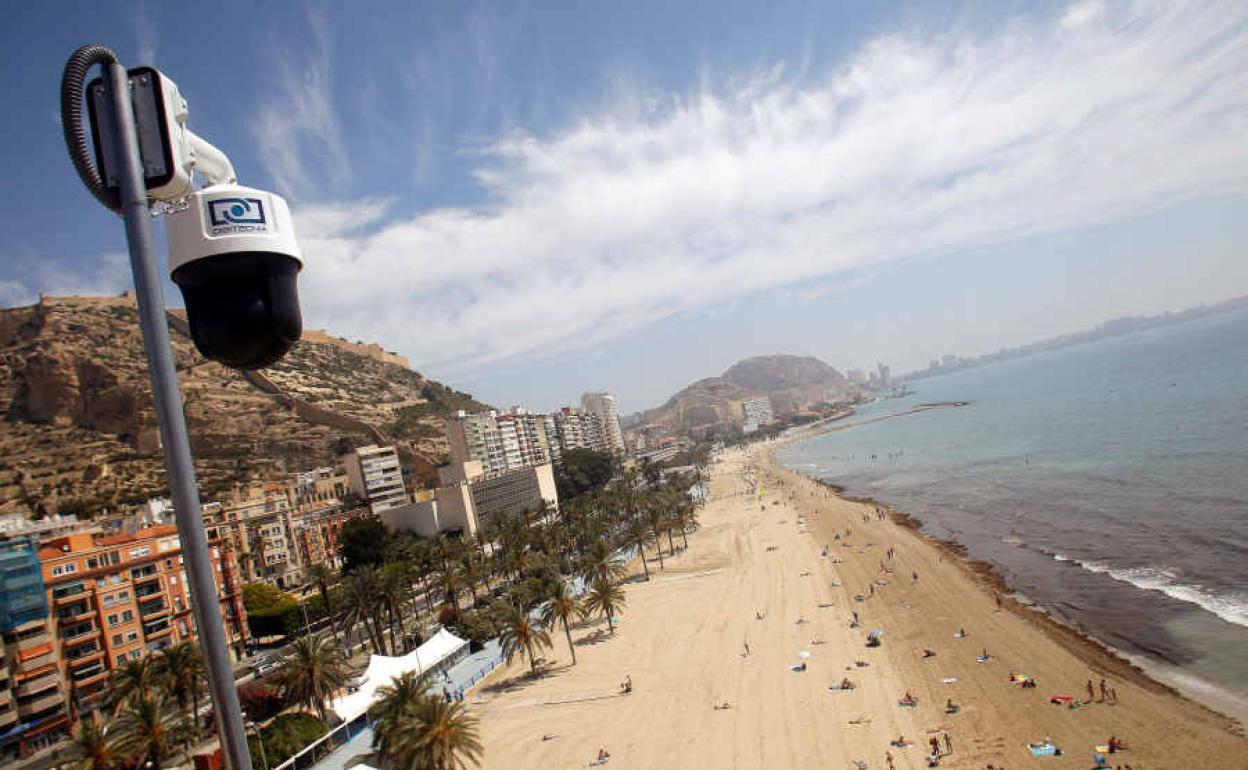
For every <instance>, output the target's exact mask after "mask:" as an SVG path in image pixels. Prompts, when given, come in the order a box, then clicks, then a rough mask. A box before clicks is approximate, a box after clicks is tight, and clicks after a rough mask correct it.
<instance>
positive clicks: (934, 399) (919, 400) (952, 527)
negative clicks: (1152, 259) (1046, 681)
mask: <svg viewBox="0 0 1248 770" xmlns="http://www.w3.org/2000/svg"><path fill="white" fill-rule="evenodd" d="M910 388H911V389H912V390H913V391H914V393H913V394H912V395H909V396H905V397H901V398H890V399H884V400H880V401H877V402H875V403H872V404H869V405H866V406H863V407H860V408H859V409H858V410H857V412H856V413H855V414H854V415H853V416H852V417H850V418H847V419H846V420H845V421H844V422H843V423H842V424H841V429H840V430H836V431H834V432H831V433H827V434H825V435H821V436H817V437H814V438H811V439H808V440H804V441H801V442H796V443H793V444H790V445H788V446H785V447H782V448H780V449H779V450H778V451H777V455H776V456H777V459H778V460H779V462H781V463H782V464H784V465H786V466H787V467H790V468H792V469H794V470H797V471H800V472H802V473H805V474H807V475H810V476H814V477H816V478H819V479H822V480H825V481H828V482H830V483H833V484H836V485H839V486H841V487H844V488H845V490H846V493H847V494H849V495H854V496H861V497H870V498H873V499H875V500H878V501H879V502H882V503H886V504H888V505H889V506H890V507H892V508H893V509H894V510H897V511H901V512H904V513H907V514H910V515H912V516H915V517H917V518H918V519H920V520H921V521H922V525H923V529H924V530H925V531H926V532H928V533H930V534H932V535H934V536H936V537H939V538H942V539H945V540H951V541H956V542H958V543H961V544H962V545H964V546H965V547H966V549H967V553H968V556H969V557H970V558H972V559H981V560H984V561H987V562H990V563H991V564H993V565H994V566H995V567H996V569H997V571H998V572H999V573H1000V574H1001V575H1002V576H1003V577H1005V579H1006V580H1007V581H1008V582H1009V584H1010V585H1011V586H1012V587H1013V589H1015V590H1016V591H1017V593H1018V595H1019V596H1020V598H1022V599H1024V600H1026V601H1030V602H1032V603H1034V604H1036V605H1037V606H1039V607H1041V608H1043V609H1045V610H1047V611H1048V612H1049V613H1050V614H1051V615H1052V616H1053V617H1054V618H1055V619H1057V620H1059V621H1060V622H1063V623H1066V624H1068V625H1071V626H1074V627H1076V628H1078V629H1080V630H1081V631H1083V632H1084V633H1086V634H1088V635H1089V636H1092V637H1094V638H1096V639H1098V640H1100V641H1102V642H1104V643H1105V644H1107V645H1109V646H1111V647H1113V648H1115V649H1116V650H1118V651H1119V652H1121V653H1122V654H1124V655H1126V656H1127V657H1129V658H1131V659H1132V660H1133V661H1135V662H1136V663H1138V664H1140V665H1141V666H1143V667H1144V668H1145V669H1146V670H1148V671H1149V673H1150V674H1151V675H1153V676H1154V677H1155V678H1157V679H1159V680H1161V681H1164V682H1166V683H1168V684H1171V685H1172V686H1175V687H1176V688H1177V689H1179V690H1181V691H1183V692H1185V693H1187V694H1188V695H1190V696H1192V697H1194V698H1195V699H1197V700H1200V701H1202V702H1204V703H1206V704H1208V705H1210V706H1212V707H1214V708H1216V709H1219V710H1221V711H1223V712H1224V713H1227V714H1230V715H1232V716H1236V717H1238V718H1240V719H1244V720H1248V310H1240V311H1235V312H1227V313H1223V314H1218V315H1211V316H1206V317H1204V318H1199V319H1196V320H1191V321H1186V322H1183V323H1175V324H1172V325H1167V326H1162V327H1157V328H1153V329H1151V330H1147V331H1140V332H1135V333H1132V334H1127V335H1123V336H1117V337H1110V338H1103V339H1100V340H1097V341H1094V342H1089V343H1085V344H1081V345H1077V346H1072V347H1067V348H1062V349H1058V350H1052V351H1048V352H1044V353H1037V354H1034V355H1030V356H1026V357H1020V358H1014V359H1008V360H1005V361H1000V362H997V363H993V364H988V365H984V366H979V367H976V368H970V369H964V370H961V371H956V372H952V373H949V374H944V375H940V376H936V377H931V378H926V379H920V380H916V381H914V382H913V383H911V384H910ZM939 402H966V405H965V406H961V407H948V408H936V409H929V410H926V411H919V412H914V413H909V414H906V412H907V411H908V410H911V409H913V408H914V407H916V406H918V405H920V404H925V403H939ZM879 418H885V419H879Z"/></svg>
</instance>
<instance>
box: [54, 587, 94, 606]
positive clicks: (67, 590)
mask: <svg viewBox="0 0 1248 770" xmlns="http://www.w3.org/2000/svg"><path fill="white" fill-rule="evenodd" d="M86 592H87V589H86V588H85V587H84V586H83V585H82V583H75V584H74V585H72V586H62V587H60V588H54V589H53V590H52V603H53V604H55V605H56V606H58V607H60V606H62V605H65V604H69V603H70V602H72V601H76V600H79V599H82V598H84V594H86Z"/></svg>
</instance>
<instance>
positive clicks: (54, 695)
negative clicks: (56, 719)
mask: <svg viewBox="0 0 1248 770" xmlns="http://www.w3.org/2000/svg"><path fill="white" fill-rule="evenodd" d="M64 702H65V696H63V695H61V693H60V692H59V691H56V690H53V691H52V692H50V693H48V695H46V696H44V697H42V698H36V699H35V700H32V701H30V702H29V703H18V704H17V715H18V716H20V717H21V718H22V719H29V718H30V717H33V716H35V715H36V714H40V713H42V712H44V711H47V710H48V709H51V708H54V707H56V706H59V705H61V704H62V703H64Z"/></svg>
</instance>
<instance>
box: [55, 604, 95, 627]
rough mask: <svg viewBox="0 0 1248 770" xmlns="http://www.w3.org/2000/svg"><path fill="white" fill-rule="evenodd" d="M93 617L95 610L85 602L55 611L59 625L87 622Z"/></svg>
mask: <svg viewBox="0 0 1248 770" xmlns="http://www.w3.org/2000/svg"><path fill="white" fill-rule="evenodd" d="M94 616H95V610H93V609H92V608H91V606H90V605H88V604H87V603H86V602H81V603H80V604H74V605H70V606H69V607H65V608H62V609H59V610H57V611H56V619H57V620H58V621H59V622H61V623H76V622H81V621H84V620H89V619H91V618H92V617H94Z"/></svg>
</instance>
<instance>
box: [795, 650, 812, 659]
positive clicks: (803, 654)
mask: <svg viewBox="0 0 1248 770" xmlns="http://www.w3.org/2000/svg"><path fill="white" fill-rule="evenodd" d="M797 657H799V658H801V659H802V660H806V659H808V658H809V657H810V653H809V652H807V651H806V650H802V651H801V652H799V653H798V654H797Z"/></svg>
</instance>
